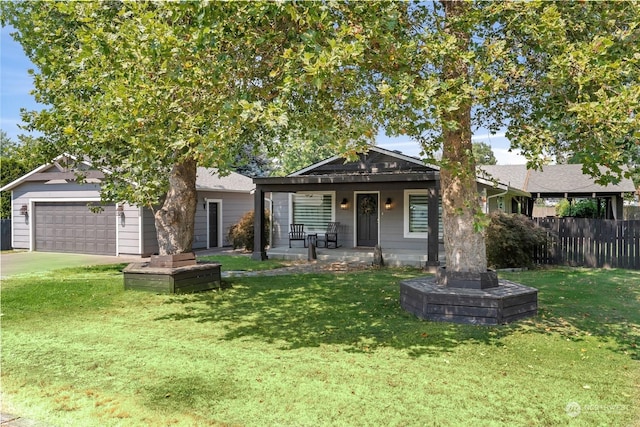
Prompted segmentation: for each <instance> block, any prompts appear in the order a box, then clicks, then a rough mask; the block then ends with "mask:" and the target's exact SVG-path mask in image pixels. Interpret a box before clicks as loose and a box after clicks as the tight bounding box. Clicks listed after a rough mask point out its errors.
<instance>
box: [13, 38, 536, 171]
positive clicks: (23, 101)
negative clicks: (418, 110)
mask: <svg viewBox="0 0 640 427" xmlns="http://www.w3.org/2000/svg"><path fill="white" fill-rule="evenodd" d="M12 31H13V29H12V28H10V27H4V28H1V29H0V32H1V39H0V113H1V114H0V128H1V129H2V130H3V131H5V132H6V133H7V135H8V136H9V138H11V139H13V140H14V141H17V137H18V135H19V134H23V133H25V132H24V131H23V130H21V129H20V128H19V127H18V125H19V124H21V123H22V120H21V118H20V109H21V108H26V109H27V110H38V109H41V108H42V107H43V106H42V105H41V104H38V103H36V101H35V99H34V98H33V96H32V95H30V93H29V92H30V91H31V90H32V89H33V80H32V77H31V76H30V75H29V74H28V72H27V70H28V69H29V68H34V66H33V64H32V63H31V62H30V61H29V59H28V58H27V57H26V56H25V54H24V52H23V50H22V47H21V46H20V44H19V43H17V42H15V41H14V40H13V38H11V36H10V35H9V34H10V33H11V32H12ZM473 140H474V141H482V142H485V143H487V144H489V145H490V146H491V148H492V149H493V152H494V154H495V156H496V159H498V164H501V165H506V164H524V163H526V161H525V159H524V157H522V156H520V155H518V154H516V153H510V152H509V140H507V139H506V138H505V137H504V134H503V133H499V134H496V135H489V134H488V132H486V131H484V132H483V131H481V132H478V133H476V134H475V135H474V137H473ZM378 145H380V146H381V147H384V148H387V149H391V150H399V151H401V152H403V153H405V154H407V155H410V156H417V155H418V154H419V152H420V149H419V147H418V143H417V142H415V141H412V140H410V139H409V138H389V137H386V136H384V135H381V136H379V138H378Z"/></svg>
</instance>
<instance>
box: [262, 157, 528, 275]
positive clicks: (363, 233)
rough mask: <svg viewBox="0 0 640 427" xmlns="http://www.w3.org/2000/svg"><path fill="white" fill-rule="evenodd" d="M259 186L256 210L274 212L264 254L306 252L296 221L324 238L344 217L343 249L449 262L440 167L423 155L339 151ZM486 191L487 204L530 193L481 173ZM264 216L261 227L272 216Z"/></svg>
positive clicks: (405, 261)
mask: <svg viewBox="0 0 640 427" xmlns="http://www.w3.org/2000/svg"><path fill="white" fill-rule="evenodd" d="M254 183H255V184H256V192H255V206H256V211H258V212H260V211H262V212H264V210H265V209H264V208H265V205H269V206H270V207H271V209H270V211H271V212H272V218H271V223H272V235H271V240H270V241H271V245H270V247H269V251H268V254H267V251H266V250H265V246H266V245H265V243H266V240H267V238H266V236H261V235H260V233H256V239H255V249H254V258H256V259H265V258H266V257H267V255H270V256H274V257H285V258H286V257H287V254H288V253H294V252H295V251H296V250H297V251H298V252H300V250H299V249H296V248H295V247H296V246H297V247H301V246H303V244H304V242H297V241H293V242H292V241H290V239H289V237H290V235H289V233H290V225H291V224H303V225H304V232H305V233H306V235H307V236H308V235H309V234H311V235H312V238H313V237H317V238H320V239H322V236H323V235H324V233H325V231H326V230H327V226H328V224H329V223H334V222H338V223H339V227H338V238H337V240H338V242H337V245H336V246H338V247H339V248H340V250H341V251H343V252H344V251H351V252H352V253H354V254H355V253H356V252H358V251H360V252H362V251H365V252H366V251H367V250H368V249H370V248H373V247H374V246H376V245H381V246H382V248H383V251H384V252H385V257H386V259H387V261H390V262H389V263H396V264H416V265H425V263H426V264H427V265H438V263H440V262H441V259H440V256H441V254H443V253H444V250H443V249H442V248H441V246H442V245H443V234H442V219H441V211H442V208H441V201H440V170H439V168H438V167H436V166H433V165H428V164H425V163H424V162H423V161H422V160H420V159H417V158H414V157H411V156H407V155H404V154H402V153H400V152H396V151H391V150H387V149H384V148H380V147H370V148H369V150H368V151H367V152H366V153H360V154H359V157H358V159H357V160H356V161H350V162H345V160H344V158H342V157H339V156H335V157H332V158H329V159H326V160H324V161H321V162H318V163H316V164H313V165H311V166H309V167H307V168H305V169H302V170H300V171H297V172H295V173H293V174H291V175H289V176H286V177H270V178H254ZM478 188H479V191H480V194H479V197H481V201H482V202H483V203H485V204H486V205H487V206H488V205H490V204H491V203H495V200H493V199H495V198H496V197H498V196H500V195H506V194H508V195H509V197H510V198H513V199H517V198H523V200H524V199H525V198H529V197H530V194H529V193H527V192H526V191H521V190H520V189H518V188H515V187H509V186H507V185H506V184H503V183H500V182H497V183H496V182H492V181H490V180H487V179H483V178H478ZM265 200H266V203H265ZM256 218H257V220H256V230H260V229H261V228H258V227H261V224H260V222H261V221H263V220H264V219H263V218H260V216H259V215H258V216H256ZM316 234H317V236H313V235H316ZM290 245H291V246H294V247H293V248H291V249H289V246H290ZM332 246H333V245H332ZM327 252H328V251H327ZM394 259H395V260H394Z"/></svg>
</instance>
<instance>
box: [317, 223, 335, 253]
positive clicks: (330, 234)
mask: <svg viewBox="0 0 640 427" xmlns="http://www.w3.org/2000/svg"><path fill="white" fill-rule="evenodd" d="M339 228H340V223H339V222H330V223H329V224H327V231H326V232H325V233H324V237H318V247H320V245H321V243H320V242H324V244H323V245H324V247H325V248H327V249H337V248H338V247H340V245H338V229H339ZM329 243H333V248H329Z"/></svg>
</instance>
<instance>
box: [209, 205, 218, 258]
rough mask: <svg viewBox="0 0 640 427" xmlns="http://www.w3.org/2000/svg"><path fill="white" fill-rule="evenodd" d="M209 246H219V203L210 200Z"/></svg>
mask: <svg viewBox="0 0 640 427" xmlns="http://www.w3.org/2000/svg"><path fill="white" fill-rule="evenodd" d="M209 247H210V248H217V247H218V203H215V202H209Z"/></svg>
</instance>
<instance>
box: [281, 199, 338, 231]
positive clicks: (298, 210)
mask: <svg viewBox="0 0 640 427" xmlns="http://www.w3.org/2000/svg"><path fill="white" fill-rule="evenodd" d="M333 199H334V194H333V193H295V194H292V195H291V212H292V218H291V223H292V224H304V231H306V232H321V231H322V232H324V231H325V230H326V229H327V224H329V223H330V222H332V221H333V216H334V212H333Z"/></svg>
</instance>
